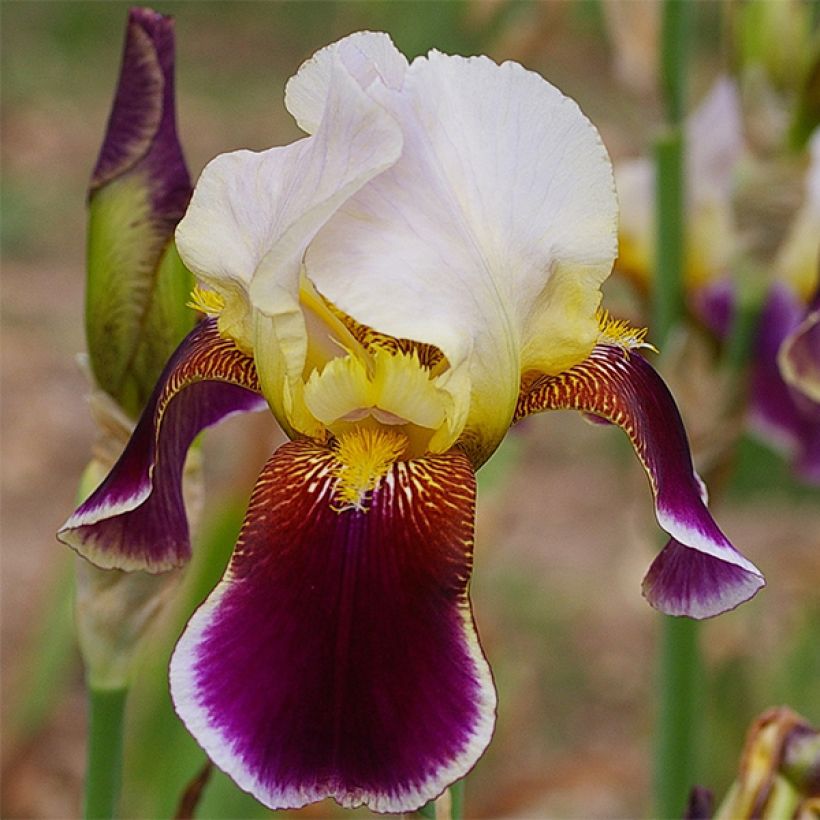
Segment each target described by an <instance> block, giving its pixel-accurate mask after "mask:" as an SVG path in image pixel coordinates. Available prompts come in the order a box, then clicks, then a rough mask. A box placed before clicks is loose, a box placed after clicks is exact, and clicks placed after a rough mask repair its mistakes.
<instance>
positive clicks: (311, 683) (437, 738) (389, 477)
mask: <svg viewBox="0 0 820 820" xmlns="http://www.w3.org/2000/svg"><path fill="white" fill-rule="evenodd" d="M336 463H337V462H336V457H335V455H334V454H333V452H332V451H331V450H329V449H327V448H324V447H321V446H319V445H316V444H313V443H311V442H308V441H304V440H302V441H295V442H290V443H288V444H285V445H283V446H282V447H281V448H280V449H279V450H277V452H276V453H275V454H274V455H273V456H272V457H271V459H270V460H269V461H268V463H267V465H266V466H265V468H264V470H263V472H262V474H261V476H260V478H259V481H258V483H257V486H256V488H255V490H254V493H253V496H252V498H251V503H250V507H249V510H248V513H247V516H246V519H245V523H244V526H243V528H242V532H241V534H240V538H239V542H238V545H237V547H236V551H235V553H234V556H233V559H232V561H231V564H230V566H229V568H228V571H227V572H226V575H225V577H224V578H223V580H222V582H221V583H220V584H219V586H217V588H216V590H215V591H214V592H213V593H212V595H211V596H210V598H209V599H208V600H207V601H206V602H205V604H203V606H202V607H201V608H200V609H199V610H198V611H197V612H196V613H195V614H194V616H193V618H192V619H191V621H190V623H189V624H188V627H187V629H186V631H185V633H184V634H183V636H182V638H181V639H180V641H179V644H178V645H177V648H176V651H175V653H174V656H173V659H172V661H171V692H172V696H173V699H174V703H175V706H176V709H177V712H178V713H179V715H180V717H181V718H182V720H183V721H184V722H185V724H186V725H187V726H188V729H189V730H190V731H191V733H192V734H193V735H194V737H195V738H196V739H197V740H198V742H199V743H200V744H201V745H202V746H203V748H204V749H205V750H206V752H207V753H208V755H209V756H210V757H211V759H212V760H213V761H214V762H215V763H216V764H217V765H218V766H219V767H220V768H222V769H224V770H225V771H226V772H227V773H228V774H229V775H230V776H231V777H233V778H234V780H235V781H236V782H237V783H238V784H239V786H241V787H242V788H243V789H245V790H247V791H249V792H251V793H252V794H253V795H254V796H255V797H256V798H257V799H258V800H260V801H261V802H262V803H264V804H265V805H267V806H270V807H271V808H296V807H299V806H302V805H305V804H306V803H309V802H313V801H316V800H320V799H322V798H325V797H328V796H329V797H333V798H335V799H336V800H337V801H338V802H339V803H340V804H341V805H343V806H348V807H350V806H355V805H359V804H361V803H365V804H367V805H368V806H370V808H372V809H374V810H376V811H382V812H401V811H410V810H413V809H415V808H418V807H419V806H421V805H422V804H423V803H425V802H426V801H428V800H430V799H431V798H433V797H435V796H436V795H438V794H439V793H440V792H442V791H443V789H444V788H446V787H447V786H448V785H449V784H450V783H451V782H453V781H454V780H456V779H457V778H459V777H461V776H462V775H464V774H465V773H466V772H467V771H468V770H469V769H470V768H471V767H472V766H473V764H474V763H475V762H476V760H477V759H478V757H479V756H480V755H481V753H482V752H483V750H484V749H485V747H486V746H487V744H488V743H489V740H490V736H491V733H492V728H493V723H494V710H495V692H494V689H493V685H492V680H491V676H490V671H489V667H488V666H487V663H486V661H485V659H484V657H483V655H482V653H481V648H480V646H479V643H478V639H477V636H476V633H475V627H474V624H473V620H472V615H471V612H470V602H469V595H468V585H469V579H470V573H471V568H472V546H473V514H474V506H475V479H474V475H473V471H472V468H471V466H470V463H469V461H468V460H467V458H466V457H465V456H464V455H463V454H461V453H459V452H455V451H452V452H450V453H447V454H444V455H438V456H430V457H426V458H422V459H418V460H414V461H409V462H398V463H395V464H394V465H393V466H392V467H391V468H390V469H389V470H388V472H387V474H386V475H385V476H384V477H383V478H382V479H381V480H380V481H379V483H378V484H377V485H376V488H375V489H374V490H373V492H372V496H371V498H370V503H369V508H368V509H367V510H366V511H362V510H359V509H355V508H353V509H351V508H348V509H344V510H342V511H340V509H339V505H338V503H337V501H336V500H335V499H334V488H335V486H336V482H337V479H336V478H335V477H334V465H335V464H336Z"/></svg>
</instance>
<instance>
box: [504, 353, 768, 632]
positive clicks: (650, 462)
mask: <svg viewBox="0 0 820 820" xmlns="http://www.w3.org/2000/svg"><path fill="white" fill-rule="evenodd" d="M558 409H574V410H580V411H581V412H584V413H595V414H597V415H599V416H602V417H603V418H605V419H608V420H609V421H611V422H613V423H614V424H617V425H618V426H619V427H621V428H623V430H624V431H625V432H626V433H627V435H628V436H629V438H630V440H631V442H632V445H633V446H634V448H635V452H636V453H637V455H638V458H639V459H640V460H641V463H642V464H643V466H644V468H645V469H646V473H647V476H648V478H649V482H650V485H651V486H652V490H653V493H654V495H655V513H656V516H657V519H658V523H659V524H660V525H661V527H663V529H665V530H666V531H667V532H668V533H669V534H670V535H671V536H672V538H673V539H675V540H676V541H677V542H678V546H679V547H680V548H681V549H687V552H693V553H702V554H703V556H705V557H706V558H704V559H703V560H701V559H698V558H696V557H693V556H689V555H687V554H686V553H682V554H681V556H682V557H683V558H685V559H687V560H680V558H681V556H677V558H678V560H675V561H674V562H671V563H670V561H671V559H672V558H675V557H676V555H675V549H674V548H673V549H672V550H671V551H670V553H667V554H666V556H665V557H663V558H662V560H661V562H660V564H659V565H658V567H657V568H656V575H657V574H659V575H660V580H657V579H656V580H655V581H654V583H655V584H656V585H657V584H661V586H659V587H658V586H656V587H653V588H654V589H656V591H657V594H653V596H652V597H651V598H650V603H652V604H653V605H657V606H659V608H660V609H662V610H663V611H667V610H666V609H664V607H663V606H662V604H663V602H664V601H670V600H672V601H675V602H676V603H675V611H674V612H670V614H679V615H688V616H690V617H694V618H705V617H709V616H711V615H717V614H719V613H720V612H722V611H724V610H725V609H731V608H732V607H733V606H736V605H737V604H738V603H740V600H737V592H736V589H737V587H738V578H739V577H740V576H739V575H738V573H742V575H743V576H744V577H745V579H746V580H745V581H744V582H743V585H744V589H746V588H748V590H751V592H750V593H749V594H748V595H746V596H745V598H748V597H751V595H752V594H754V592H755V591H756V590H757V589H759V588H760V587H762V586H763V585H764V580H763V576H762V575H761V573H760V571H759V570H758V569H757V567H755V566H754V564H752V563H751V562H750V561H748V560H747V559H746V558H745V557H744V556H743V555H741V554H740V553H739V552H738V551H737V550H736V549H735V548H734V547H733V546H732V545H731V543H730V542H729V540H728V539H727V538H726V536H725V535H724V534H723V533H722V532H721V530H720V528H719V527H718V526H717V524H716V523H715V521H714V519H713V518H712V516H711V515H710V513H709V510H708V509H707V507H706V503H705V489H704V487H703V484H702V482H701V481H700V479H699V477H698V476H697V474H696V473H695V470H694V467H693V465H692V456H691V454H690V452H689V443H688V441H687V438H686V431H685V430H684V427H683V422H682V421H681V418H680V413H678V409H677V407H676V405H675V401H674V399H673V398H672V395H671V393H670V392H669V389H668V388H667V387H666V385H665V384H664V382H663V380H662V379H661V377H660V376H659V375H658V374H657V373H656V372H655V370H654V369H653V368H652V366H651V365H650V364H649V363H648V362H647V361H646V359H644V358H643V356H641V355H640V354H639V353H638V352H637V351H634V350H633V351H626V350H624V349H623V348H621V347H617V346H612V345H606V344H599V345H598V346H597V347H596V348H595V349H594V350H593V351H592V353H591V354H590V356H589V357H588V358H587V359H586V360H585V361H583V362H581V363H580V364H578V365H576V366H575V367H573V368H571V369H570V370H567V371H565V372H564V373H559V374H558V375H556V376H546V375H544V376H539V377H537V378H536V379H534V380H533V381H531V382H530V383H529V384H528V385H527V389H526V390H525V391H523V392H522V394H521V396H520V397H519V401H518V407H517V409H516V414H515V418H516V420H517V419H519V418H523V417H524V416H526V415H529V414H530V413H534V412H539V411H541V410H558ZM662 555H663V554H662ZM659 557H660V556H659ZM692 558H694V560H688V559H692ZM707 559H710V560H707ZM711 561H714V562H715V564H714V565H713V564H712V563H711ZM719 564H725V565H726V567H727V569H726V571H725V572H720V571H718V570H717V569H716V567H717V566H718V565H719ZM653 566H654V565H653ZM670 584H673V586H670ZM700 585H702V586H703V589H702V590H701V589H699V587H700ZM716 585H717V586H716ZM733 590H735V591H733ZM745 598H744V600H745Z"/></svg>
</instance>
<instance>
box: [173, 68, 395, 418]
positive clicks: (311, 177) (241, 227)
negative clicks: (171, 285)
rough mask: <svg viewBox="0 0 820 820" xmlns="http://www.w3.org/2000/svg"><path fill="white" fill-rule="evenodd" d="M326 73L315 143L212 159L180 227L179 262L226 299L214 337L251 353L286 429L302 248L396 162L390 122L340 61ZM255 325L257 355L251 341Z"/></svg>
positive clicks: (301, 329)
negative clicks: (261, 341) (219, 333)
mask: <svg viewBox="0 0 820 820" xmlns="http://www.w3.org/2000/svg"><path fill="white" fill-rule="evenodd" d="M329 70H330V79H329V83H328V90H327V98H326V100H325V105H324V109H323V118H322V121H321V125H320V127H319V128H318V130H317V131H316V133H315V135H314V136H312V137H308V138H305V139H303V140H299V141H298V142H295V143H293V144H291V145H288V146H284V147H281V148H272V149H270V150H268V151H263V152H261V153H254V152H251V151H237V152H234V153H232V154H225V155H223V156H220V157H217V158H216V159H215V160H213V161H212V162H211V163H210V164H209V165H208V166H207V168H206V169H205V170H204V171H203V173H202V177H201V178H200V180H199V182H198V184H197V186H196V189H195V191H194V195H193V198H192V200H191V204H190V206H189V208H188V212H187V214H186V215H185V217H184V218H183V220H182V221H181V222H180V224H179V226H178V228H177V244H178V247H179V250H180V254H181V255H182V257H183V259H184V261H185V263H186V264H187V265H188V267H189V268H190V269H191V270H192V271H193V272H194V273H195V274H196V275H197V277H198V278H199V279H201V280H202V281H204V282H206V283H208V284H209V285H210V286H211V287H213V288H214V289H215V290H217V291H219V292H220V293H221V294H222V295H223V296H224V297H225V302H226V305H225V310H224V312H223V316H222V317H220V318H221V321H220V328H221V329H222V330H223V332H227V333H228V334H229V335H232V336H233V337H234V338H236V339H237V341H238V342H240V344H242V345H243V346H245V347H248V348H251V349H253V350H254V353H255V356H256V360H257V366H258V368H259V371H260V377H261V378H262V385H263V389H264V391H265V395H266V397H267V398H268V400H269V402H271V405H272V407H273V409H274V412H275V413H276V414H277V417H279V418H280V421H282V422H283V424H285V426H286V427H288V428H290V427H291V426H292V425H290V424H289V423H288V420H287V419H285V418H283V417H282V413H283V412H284V411H283V399H282V390H283V380H284V379H285V374H287V375H288V377H290V378H291V379H293V378H295V377H296V375H295V374H298V375H299V376H300V375H301V372H302V368H303V366H304V358H305V355H306V349H307V336H306V330H305V324H304V319H303V318H302V315H301V310H300V308H299V304H298V292H299V275H300V269H301V260H302V256H303V254H304V250H305V247H306V246H307V244H308V243H309V242H310V240H311V239H312V238H313V236H314V235H315V233H316V231H317V230H318V229H319V228H320V227H321V226H322V225H323V224H324V223H325V222H326V221H327V220H328V218H329V217H330V216H331V215H332V214H333V212H334V211H335V210H336V209H337V208H338V207H339V205H341V204H342V203H343V202H344V201H345V200H346V199H347V198H348V197H350V196H351V195H352V194H354V193H355V192H356V191H357V190H359V188H361V187H362V186H363V185H364V184H365V183H367V181H368V180H369V179H371V178H372V177H374V176H375V175H377V174H378V173H380V172H381V171H383V170H384V169H385V168H387V167H389V166H390V165H391V164H392V163H393V162H395V160H396V159H397V157H398V156H399V154H400V152H401V145H402V135H401V130H400V128H399V127H398V125H397V124H396V122H395V121H394V119H393V118H392V117H391V116H390V115H389V114H388V113H387V112H386V111H385V110H384V109H383V108H382V107H381V106H379V105H378V104H377V103H375V102H374V101H373V100H372V99H371V98H370V97H368V95H367V94H365V92H364V91H363V90H362V88H361V86H360V84H359V82H358V81H357V80H356V79H355V77H353V76H352V75H351V74H350V73H349V72H348V71H347V70H346V68H345V67H344V66H343V65H342V63H341V62H340V61H339V60H338V59H333V60H332V65H331V66H330V69H329ZM259 314H261V316H260V315H259ZM260 322H262V323H263V324H264V325H265V328H264V331H265V345H264V347H263V349H259V347H258V345H257V344H256V342H255V338H254V333H255V328H258V326H259V323H260Z"/></svg>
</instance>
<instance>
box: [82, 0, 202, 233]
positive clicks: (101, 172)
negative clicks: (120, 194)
mask: <svg viewBox="0 0 820 820" xmlns="http://www.w3.org/2000/svg"><path fill="white" fill-rule="evenodd" d="M138 165H139V166H140V168H142V169H144V170H146V171H147V172H148V174H149V176H150V179H151V185H150V190H151V196H152V202H153V208H152V211H153V213H154V216H155V217H159V218H164V219H167V220H168V222H169V230H173V227H174V225H176V223H177V222H178V221H179V219H180V218H181V217H182V215H183V213H184V212H185V207H186V206H187V204H188V199H189V198H190V195H191V181H190V177H189V176H188V169H187V167H186V165H185V158H184V157H183V155H182V148H181V146H180V144H179V140H178V138H177V131H176V111H175V104H174V21H173V19H172V18H171V17H165V16H163V15H162V14H158V13H157V12H155V11H152V10H151V9H145V8H132V9H131V10H130V11H129V14H128V27H127V29H126V36H125V47H124V49H123V60H122V67H121V68H120V78H119V83H118V85H117V93H116V96H115V98H114V105H113V107H112V109H111V114H110V116H109V119H108V128H107V130H106V135H105V141H104V142H103V145H102V148H101V149H100V155H99V157H98V158H97V164H96V166H95V168H94V173H93V174H92V177H91V193H92V194H93V193H94V191H96V190H97V189H98V188H100V187H102V186H103V185H105V183H106V182H109V181H110V180H112V179H115V178H117V177H120V176H122V175H123V174H124V173H126V172H127V171H130V170H132V169H133V168H135V167H137V166H138Z"/></svg>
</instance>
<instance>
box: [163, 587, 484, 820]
mask: <svg viewBox="0 0 820 820" xmlns="http://www.w3.org/2000/svg"><path fill="white" fill-rule="evenodd" d="M230 583H231V580H230V576H226V577H225V578H224V579H223V580H222V581H221V582H220V583H219V584H218V585H217V587H216V589H214V591H213V592H212V593H211V595H210V596H209V597H208V598H207V600H206V601H205V602H204V603H203V604H202V606H200V607H199V609H197V611H196V612H195V613H194V614H193V616H192V618H191V620H190V621H189V622H188V625H187V627H186V628H185V631H184V632H183V633H182V637H180V639H179V641H178V642H177V645H176V649H175V650H174V653H173V655H172V656H171V665H170V670H169V678H170V688H171V699H172V701H173V703H174V709H175V710H176V713H177V715H178V716H179V717H180V719H181V720H182V722H183V723H184V724H185V726H186V727H187V729H188V731H189V732H190V733H191V734H192V735H193V736H194V738H195V739H196V741H197V743H199V745H200V746H201V747H202V748H203V749H204V750H205V752H206V754H207V755H208V757H209V758H210V759H211V760H212V761H213V762H214V763H215V764H216V765H217V766H218V767H219V768H220V769H222V771H224V772H225V773H226V774H227V775H229V776H230V777H231V778H232V779H233V780H234V782H235V783H236V784H237V785H238V786H239V788H241V789H242V790H243V791H246V792H248V793H249V794H251V795H253V796H254V797H255V798H256V799H257V800H258V801H259V802H260V803H262V804H263V805H265V806H267V807H268V808H271V809H298V808H301V807H302V806H305V805H307V804H308V803H315V802H316V801H318V800H323V799H325V798H326V797H333V798H334V799H336V800H337V801H338V802H339V803H340V805H342V806H343V807H344V808H355V807H356V806H360V805H362V804H366V805H367V806H368V807H369V808H371V809H372V810H373V811H377V812H385V813H401V812H408V811H413V810H415V809H417V808H420V807H421V806H423V805H424V804H425V803H427V802H428V801H429V800H432V799H434V798H435V797H437V796H438V795H440V794H441V793H442V792H443V791H444V790H445V789H446V788H447V787H448V786H449V785H451V784H452V783H454V782H455V781H456V780H458V779H459V778H461V777H463V776H464V775H465V774H467V772H469V771H470V769H472V767H473V766H474V765H475V763H476V761H477V760H478V759H479V758H480V757H481V755H482V754H483V752H484V750H485V749H486V748H487V746H488V745H489V743H490V740H491V738H492V734H493V728H494V726H495V710H496V705H497V697H496V692H495V686H494V684H493V678H492V673H491V672H490V667H489V664H488V663H487V661H486V659H485V658H484V655H483V653H482V651H481V647H480V645H479V642H478V637H477V635H476V631H475V626H474V624H473V621H472V616H471V614H470V612H469V609H468V608H465V609H464V610H462V617H463V619H464V629H465V640H466V641H467V643H468V646H469V649H470V657H471V658H472V660H473V661H474V663H475V669H476V672H477V674H478V676H479V684H480V687H481V692H482V695H483V700H482V703H481V707H480V714H481V720H480V723H479V724H478V725H477V726H476V729H475V731H474V733H473V735H472V736H471V738H470V740H469V742H468V745H467V747H466V748H465V750H464V751H463V752H462V753H461V755H459V756H458V757H457V758H456V759H455V760H454V761H453V762H452V763H451V764H450V765H449V766H447V767H446V768H444V769H442V770H441V771H439V772H436V773H435V774H434V775H431V776H430V777H429V778H428V780H426V781H425V782H424V783H422V784H421V785H420V786H418V787H417V788H416V789H415V790H412V791H407V792H405V793H404V795H403V799H399V798H395V797H390V796H388V795H381V794H380V795H370V794H368V793H366V792H361V793H360V794H355V795H352V796H351V795H349V796H347V797H345V796H343V795H334V794H332V793H330V792H329V791H328V789H326V788H323V789H309V788H305V789H295V788H289V789H279V790H275V789H271V788H270V787H269V786H268V785H266V784H265V783H263V782H262V781H260V780H259V778H258V777H257V776H256V775H255V774H254V773H253V772H251V771H249V770H248V768H247V767H246V766H245V764H244V763H243V761H242V758H241V757H240V756H238V755H237V754H236V753H235V752H234V751H233V749H232V748H231V747H230V745H229V743H228V741H227V740H226V739H225V737H224V736H223V735H222V734H221V733H220V731H219V730H218V729H217V728H216V727H214V726H213V725H212V723H211V721H210V718H209V715H208V711H207V710H206V709H204V708H203V707H202V706H201V704H200V703H199V701H198V698H197V693H196V688H195V686H194V675H193V672H192V670H193V669H194V668H195V666H196V664H197V661H198V658H197V646H198V645H199V643H200V642H201V641H202V639H203V637H204V635H205V633H206V631H207V630H208V627H209V625H210V623H211V620H212V618H213V616H214V614H215V612H216V610H217V608H218V607H219V603H220V600H221V599H222V597H223V596H224V594H225V593H226V592H227V590H228V586H229V584H230Z"/></svg>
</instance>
